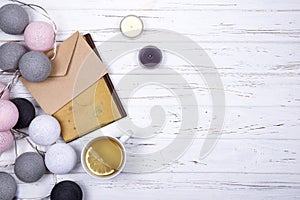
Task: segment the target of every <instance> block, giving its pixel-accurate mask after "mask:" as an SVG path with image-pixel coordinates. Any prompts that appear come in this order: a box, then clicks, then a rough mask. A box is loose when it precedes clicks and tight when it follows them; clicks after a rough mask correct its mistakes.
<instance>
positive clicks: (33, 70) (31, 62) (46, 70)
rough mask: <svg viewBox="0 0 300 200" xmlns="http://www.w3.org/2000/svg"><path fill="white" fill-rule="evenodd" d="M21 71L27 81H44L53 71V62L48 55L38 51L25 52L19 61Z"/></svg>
mask: <svg viewBox="0 0 300 200" xmlns="http://www.w3.org/2000/svg"><path fill="white" fill-rule="evenodd" d="M19 67H20V73H21V75H22V76H23V78H25V79H26V80H27V81H30V82H41V81H44V80H45V79H46V78H47V77H48V76H49V75H50V73H51V63H50V60H49V59H48V57H47V56H46V55H45V54H43V53H41V52H36V51H30V52H28V53H26V54H24V55H23V56H22V57H21V59H20V61H19Z"/></svg>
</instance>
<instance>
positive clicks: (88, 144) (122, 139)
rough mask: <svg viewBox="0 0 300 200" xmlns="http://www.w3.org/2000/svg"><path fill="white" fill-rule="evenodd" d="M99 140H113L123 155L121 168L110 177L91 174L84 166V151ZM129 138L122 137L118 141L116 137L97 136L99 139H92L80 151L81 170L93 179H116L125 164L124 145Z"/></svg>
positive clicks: (126, 136)
mask: <svg viewBox="0 0 300 200" xmlns="http://www.w3.org/2000/svg"><path fill="white" fill-rule="evenodd" d="M101 138H109V139H111V140H113V141H114V142H116V143H117V144H118V145H119V146H120V147H121V149H122V153H123V162H122V164H121V166H120V167H119V168H118V171H117V172H115V173H113V174H112V175H108V176H97V175H96V174H94V173H92V172H91V171H90V170H89V169H88V167H87V166H86V164H85V161H84V159H85V152H86V149H87V148H88V147H89V146H90V145H91V144H92V143H93V142H95V141H97V140H100V139H101ZM129 138H130V136H128V135H123V136H121V137H120V138H119V139H118V138H116V137H113V136H104V135H103V136H99V137H96V138H94V139H92V140H91V141H89V142H88V143H87V144H86V145H85V146H84V148H83V149H82V151H81V165H82V167H83V169H84V170H85V172H86V173H87V174H89V175H91V176H92V177H95V178H97V179H103V180H105V179H112V178H114V177H116V176H117V175H119V174H120V173H121V172H122V170H123V169H124V166H125V163H126V149H125V146H124V143H125V142H126V141H127V140H128V139H129Z"/></svg>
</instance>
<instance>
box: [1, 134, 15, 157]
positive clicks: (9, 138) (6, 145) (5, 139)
mask: <svg viewBox="0 0 300 200" xmlns="http://www.w3.org/2000/svg"><path fill="white" fill-rule="evenodd" d="M13 145H14V136H13V135H12V133H11V132H10V131H5V132H0V154H1V153H3V152H5V151H7V150H9V149H11V148H12V147H13Z"/></svg>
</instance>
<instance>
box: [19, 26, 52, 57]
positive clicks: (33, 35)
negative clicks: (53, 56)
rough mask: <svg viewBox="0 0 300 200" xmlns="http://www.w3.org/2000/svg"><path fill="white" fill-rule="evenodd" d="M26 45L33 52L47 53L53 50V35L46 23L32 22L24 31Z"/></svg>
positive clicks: (50, 27)
mask: <svg viewBox="0 0 300 200" xmlns="http://www.w3.org/2000/svg"><path fill="white" fill-rule="evenodd" d="M24 40H25V43H26V45H27V46H28V47H29V48H30V49H31V50H33V51H40V52H43V51H48V50H50V49H52V48H53V45H54V42H55V33H54V30H53V27H52V26H51V24H49V23H47V22H40V21H38V22H32V23H30V24H29V25H28V26H27V27H26V29H25V31H24Z"/></svg>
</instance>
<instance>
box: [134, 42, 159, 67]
mask: <svg viewBox="0 0 300 200" xmlns="http://www.w3.org/2000/svg"><path fill="white" fill-rule="evenodd" d="M139 60H140V63H141V64H142V65H144V66H146V67H155V66H157V65H158V64H160V63H161V61H162V52H161V50H160V49H159V48H157V47H155V46H146V47H144V48H142V49H141V50H140V52H139Z"/></svg>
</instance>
